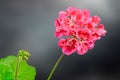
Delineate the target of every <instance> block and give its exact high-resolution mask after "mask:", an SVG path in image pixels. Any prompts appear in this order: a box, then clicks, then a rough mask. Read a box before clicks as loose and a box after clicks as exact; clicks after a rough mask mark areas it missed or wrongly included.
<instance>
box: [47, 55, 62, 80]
mask: <svg viewBox="0 0 120 80" xmlns="http://www.w3.org/2000/svg"><path fill="white" fill-rule="evenodd" d="M63 57H64V54H61V56H60V57H59V58H58V60H57V62H56V63H55V65H54V66H53V68H52V70H51V72H50V74H49V76H48V78H47V80H50V79H51V77H52V75H53V73H54V72H55V70H56V68H57V66H58V64H59V63H60V61H61V60H62V59H63Z"/></svg>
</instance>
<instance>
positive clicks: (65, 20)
mask: <svg viewBox="0 0 120 80" xmlns="http://www.w3.org/2000/svg"><path fill="white" fill-rule="evenodd" d="M100 21H101V19H100V17H98V16H92V17H90V11H89V10H87V9H83V10H80V9H78V8H74V7H69V8H68V9H67V10H66V11H60V12H59V16H58V18H57V19H56V20H55V36H56V37H57V38H61V37H62V36H67V37H65V38H62V39H60V40H59V41H58V46H59V47H60V48H62V52H63V53H64V54H66V55H71V54H72V53H74V52H77V53H78V54H80V55H83V54H85V53H87V51H88V50H90V49H92V48H93V47H94V43H95V42H96V40H99V39H100V38H101V36H105V34H106V30H105V29H104V25H103V24H101V23H100Z"/></svg>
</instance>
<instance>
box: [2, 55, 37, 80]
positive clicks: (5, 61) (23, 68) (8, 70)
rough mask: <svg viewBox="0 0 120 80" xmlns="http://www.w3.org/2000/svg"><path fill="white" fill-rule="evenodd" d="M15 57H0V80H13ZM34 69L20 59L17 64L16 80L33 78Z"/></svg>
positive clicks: (30, 79)
mask: <svg viewBox="0 0 120 80" xmlns="http://www.w3.org/2000/svg"><path fill="white" fill-rule="evenodd" d="M16 64H17V57H15V56H8V57H6V58H2V59H0V80H14V77H15V72H16ZM35 76H36V70H35V68H34V67H32V66H30V65H28V64H27V62H26V61H25V60H24V61H20V62H19V66H18V76H17V80H35Z"/></svg>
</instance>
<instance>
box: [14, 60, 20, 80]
mask: <svg viewBox="0 0 120 80" xmlns="http://www.w3.org/2000/svg"><path fill="white" fill-rule="evenodd" d="M18 66H19V58H17V64H16V70H15V80H17V76H18Z"/></svg>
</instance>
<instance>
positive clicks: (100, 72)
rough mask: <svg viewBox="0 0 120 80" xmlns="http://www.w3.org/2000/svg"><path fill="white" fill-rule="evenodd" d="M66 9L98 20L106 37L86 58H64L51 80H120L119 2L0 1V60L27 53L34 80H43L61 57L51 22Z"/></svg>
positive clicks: (94, 0)
mask: <svg viewBox="0 0 120 80" xmlns="http://www.w3.org/2000/svg"><path fill="white" fill-rule="evenodd" d="M69 6H74V7H77V8H80V9H84V8H86V9H89V10H90V11H91V16H92V15H98V16H100V17H101V20H102V23H103V24H104V25H105V29H106V30H107V34H106V36H105V37H103V38H102V39H101V40H99V41H97V42H96V44H95V47H94V49H92V50H90V51H89V52H88V53H87V54H86V55H83V56H79V55H78V54H76V53H74V54H73V55H71V56H65V57H64V58H63V60H62V61H61V63H60V64H59V66H58V68H57V70H56V71H55V73H54V75H53V77H52V80H120V47H119V46H120V15H119V14H120V9H119V8H120V0H0V58H2V57H6V56H8V55H17V52H18V50H20V49H25V50H28V51H29V52H30V53H31V55H32V56H31V58H30V61H29V64H30V65H33V66H35V67H36V70H37V75H36V80H46V79H47V77H48V74H49V72H50V70H51V68H52V67H53V65H54V64H55V62H56V60H57V59H58V57H59V56H60V55H61V53H62V52H61V49H60V48H58V46H57V41H58V39H56V38H55V37H54V20H55V19H56V18H57V17H58V12H59V11H60V10H66V8H68V7H69Z"/></svg>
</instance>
